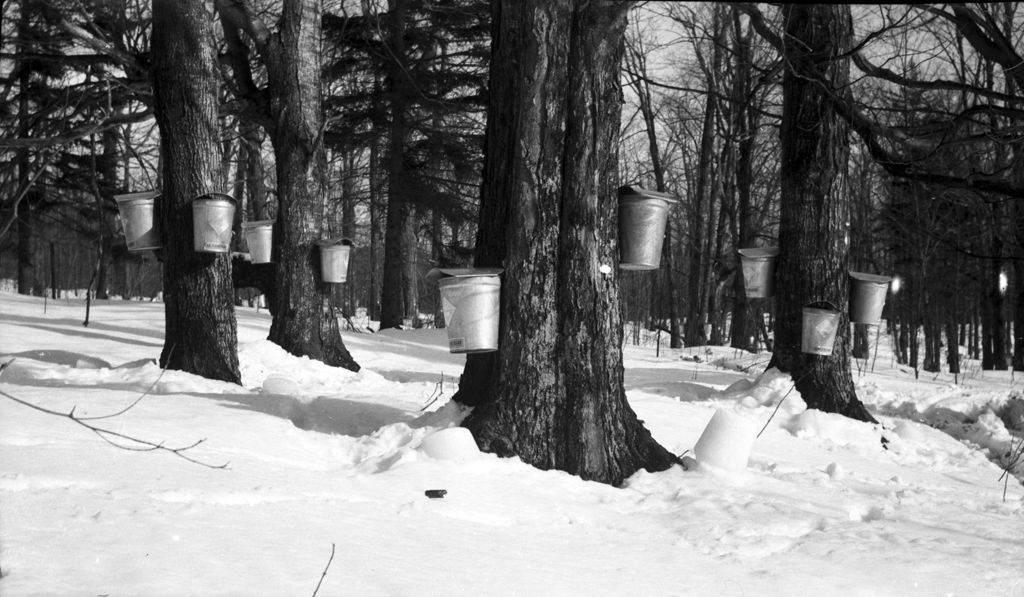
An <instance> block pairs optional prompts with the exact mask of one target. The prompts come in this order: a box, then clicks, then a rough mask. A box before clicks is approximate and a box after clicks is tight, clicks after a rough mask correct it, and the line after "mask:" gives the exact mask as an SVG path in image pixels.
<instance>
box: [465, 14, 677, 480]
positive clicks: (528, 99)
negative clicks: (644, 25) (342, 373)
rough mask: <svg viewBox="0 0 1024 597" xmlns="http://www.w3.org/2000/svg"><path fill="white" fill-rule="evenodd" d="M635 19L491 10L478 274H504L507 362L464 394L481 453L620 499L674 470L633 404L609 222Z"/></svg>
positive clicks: (474, 371) (492, 361)
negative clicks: (650, 475) (641, 479)
mask: <svg viewBox="0 0 1024 597" xmlns="http://www.w3.org/2000/svg"><path fill="white" fill-rule="evenodd" d="M627 8H628V5H627V4H624V3H617V2H609V1H603V2H584V1H580V0H575V1H573V0H557V1H550V0H500V1H497V2H495V3H494V4H493V5H492V16H493V21H492V27H493V32H494V35H493V42H492V43H493V62H492V70H491V73H492V76H491V80H490V93H489V96H490V105H489V108H488V120H487V123H488V124H487V142H486V157H485V163H484V182H483V187H482V200H481V211H480V232H479V236H478V243H477V253H476V265H477V266H480V267H488V266H504V267H505V268H506V269H505V274H504V277H503V280H502V300H501V313H502V315H501V326H500V329H501V331H500V348H499V351H498V352H497V353H490V354H489V355H483V356H481V355H470V357H469V358H468V359H467V364H466V370H465V374H464V375H463V378H462V382H461V384H460V388H459V392H458V393H457V394H456V400H458V401H460V402H462V403H464V404H469V405H473V406H475V407H476V408H475V409H474V411H473V413H472V414H471V415H470V417H469V418H468V419H467V420H466V422H465V425H466V426H467V427H468V428H469V429H470V430H471V431H472V432H473V434H474V436H475V437H476V440H477V443H478V444H479V445H480V446H481V448H482V449H484V450H486V451H489V452H494V453H497V454H499V455H502V456H513V455H514V456H519V457H520V458H521V459H522V460H523V461H524V462H527V463H529V464H532V465H534V466H536V467H538V468H542V469H559V470H563V471H567V472H570V473H572V474H576V475H579V476H581V477H583V478H585V479H591V480H596V481H600V482H604V483H610V484H613V485H619V484H621V483H622V482H623V481H624V480H625V479H626V478H627V477H628V476H630V475H632V474H633V473H634V472H636V471H637V470H639V469H641V468H645V469H648V470H661V469H665V468H668V467H669V466H671V465H672V464H673V463H674V462H675V461H676V459H675V458H674V457H673V456H672V454H670V453H669V452H667V451H666V450H665V449H664V448H662V447H661V446H660V445H658V444H657V443H656V442H655V441H654V440H653V439H652V437H651V435H650V432H649V431H648V430H647V429H646V428H644V427H643V425H642V423H641V422H640V421H639V420H638V419H637V417H636V414H635V413H634V412H633V411H632V409H631V408H630V406H629V404H628V402H627V401H626V396H625V391H624V389H623V367H622V322H621V319H620V315H619V305H618V284H619V282H618V268H617V267H615V264H616V263H617V262H618V255H617V247H616V240H617V234H616V225H617V222H616V218H615V216H614V215H612V214H615V213H617V212H616V202H617V196H616V192H615V188H616V185H615V181H614V180H613V177H614V175H615V171H616V168H615V164H616V160H617V155H616V138H617V130H618V123H619V112H620V105H621V95H620V90H619V86H618V67H619V61H620V60H621V56H622V40H623V33H624V30H625V12H626V9H627ZM602 265H604V266H609V268H610V271H608V273H602V272H601V266H602ZM606 269H607V268H606Z"/></svg>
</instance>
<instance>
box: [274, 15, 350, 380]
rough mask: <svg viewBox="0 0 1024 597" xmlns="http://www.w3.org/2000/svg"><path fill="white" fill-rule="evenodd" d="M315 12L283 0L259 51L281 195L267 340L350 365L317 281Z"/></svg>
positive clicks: (319, 118) (323, 184)
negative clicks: (263, 57)
mask: <svg viewBox="0 0 1024 597" xmlns="http://www.w3.org/2000/svg"><path fill="white" fill-rule="evenodd" d="M320 16H321V6H320V2H319V1H317V0H287V1H286V2H285V3H284V7H283V13H282V16H281V24H280V31H279V33H278V34H277V35H276V36H274V37H273V38H272V41H271V42H270V43H271V50H270V51H269V52H268V53H267V61H268V64H267V75H268V79H269V81H270V87H269V89H270V92H271V99H270V105H271V111H272V113H273V116H274V123H275V125H274V126H275V130H274V134H273V135H272V136H271V140H272V142H273V145H274V155H275V157H276V158H277V159H276V162H277V186H278V195H279V197H280V198H281V200H280V201H279V203H280V205H279V206H278V212H277V220H276V223H275V225H274V235H275V237H277V238H279V239H280V240H279V241H277V242H279V244H278V248H279V251H278V253H279V265H278V268H277V279H276V289H275V290H276V293H277V300H276V303H277V310H276V311H275V313H274V321H273V323H272V324H271V326H270V336H269V338H270V340H271V341H272V342H274V343H275V344H277V345H279V346H281V347H282V348H284V349H285V350H287V351H288V352H290V353H291V354H294V355H297V356H307V357H310V358H313V359H316V360H319V361H322V362H324V363H326V364H328V365H333V366H336V367H344V368H345V369H350V370H352V371H358V370H359V365H358V364H357V363H356V362H355V359H353V358H352V355H351V354H349V352H348V349H347V348H346V347H345V343H344V342H343V341H342V339H341V332H340V329H339V327H338V317H337V313H336V312H335V308H334V296H333V292H332V289H331V284H328V283H324V282H321V281H320V260H319V258H320V253H319V247H318V246H317V244H316V243H317V241H318V240H320V239H322V238H324V237H325V231H324V223H325V221H326V219H327V218H326V216H327V213H326V204H327V203H326V199H327V181H326V180H325V176H326V172H327V161H326V154H325V153H324V147H323V139H322V137H321V129H322V123H323V110H322V109H321V106H320V104H321V101H320V99H321V93H320V91H321V90H320V53H319V48H320Z"/></svg>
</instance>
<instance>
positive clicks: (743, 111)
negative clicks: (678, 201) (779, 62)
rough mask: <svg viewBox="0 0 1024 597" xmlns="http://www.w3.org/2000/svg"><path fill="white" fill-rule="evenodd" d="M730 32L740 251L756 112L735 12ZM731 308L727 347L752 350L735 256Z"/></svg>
mask: <svg viewBox="0 0 1024 597" xmlns="http://www.w3.org/2000/svg"><path fill="white" fill-rule="evenodd" d="M733 29H734V30H735V38H736V52H735V58H736V62H735V66H734V69H735V71H736V82H735V85H734V89H733V94H732V95H733V102H734V103H733V104H732V106H733V108H732V109H733V110H734V113H735V120H736V129H735V130H736V137H737V138H739V142H738V143H737V147H736V174H735V176H736V214H735V223H734V227H735V236H734V239H735V240H734V243H735V248H737V249H742V248H746V247H752V246H754V235H753V231H752V230H751V226H750V220H751V202H750V192H751V187H752V186H753V181H754V175H753V168H754V142H755V140H756V137H757V136H756V135H755V134H754V131H756V130H757V123H758V116H757V110H754V109H752V108H751V106H750V105H749V103H750V101H751V100H750V98H751V96H752V94H751V89H750V87H751V77H750V72H751V70H752V69H753V58H752V54H751V48H750V45H751V39H750V36H751V35H752V32H747V33H746V34H744V32H743V27H742V25H741V24H740V17H739V12H738V11H736V12H734V13H733ZM732 279H733V282H732V291H733V303H732V305H733V308H732V326H731V328H730V346H732V347H733V348H739V349H742V350H753V349H754V344H755V343H754V341H753V338H754V337H755V336H754V335H755V334H756V330H751V329H750V321H751V318H752V317H761V312H760V310H759V309H755V308H754V307H755V306H756V305H754V304H752V303H751V301H750V299H748V298H747V295H746V290H745V288H744V285H743V267H742V265H741V263H740V257H739V253H735V254H734V255H733V277H732Z"/></svg>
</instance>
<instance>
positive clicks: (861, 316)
mask: <svg viewBox="0 0 1024 597" xmlns="http://www.w3.org/2000/svg"><path fill="white" fill-rule="evenodd" d="M891 279H892V278H890V277H888V276H878V275H875V274H864V273H861V272H850V321H851V322H853V323H866V324H868V325H878V322H879V320H881V319H882V308H883V307H885V295H886V293H888V292H889V281H890V280H891Z"/></svg>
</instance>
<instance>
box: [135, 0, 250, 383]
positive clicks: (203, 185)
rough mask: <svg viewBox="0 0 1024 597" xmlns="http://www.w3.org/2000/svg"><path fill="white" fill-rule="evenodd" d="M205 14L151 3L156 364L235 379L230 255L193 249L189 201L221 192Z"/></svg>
mask: <svg viewBox="0 0 1024 597" xmlns="http://www.w3.org/2000/svg"><path fill="white" fill-rule="evenodd" d="M211 14H212V7H210V6H208V5H207V2H204V1H203V0H155V1H154V2H153V40H152V57H153V69H152V77H153V96H154V102H155V114H156V121H157V124H158V125H159V127H160V149H161V152H162V156H163V187H162V189H161V190H162V192H163V196H162V197H161V199H160V204H159V206H160V212H161V227H162V232H163V234H162V235H161V236H162V237H163V258H164V312H165V317H166V332H165V339H164V347H163V352H162V353H161V355H160V364H161V366H163V367H167V368H169V369H179V370H182V371H187V372H189V373H194V374H196V375H201V376H203V377H206V378H210V379H220V380H225V381H231V382H234V383H241V375H240V373H239V370H238V354H237V344H238V340H237V332H236V324H235V310H234V289H233V287H232V284H231V261H230V259H229V257H228V254H227V253H220V254H211V253H197V252H195V251H194V249H193V233H192V199H194V198H195V197H196V196H198V195H202V194H206V193H211V192H218V193H220V192H224V191H225V190H227V189H226V188H225V186H224V184H225V181H224V179H223V176H222V171H221V163H220V160H221V145H220V137H219V131H220V125H219V122H218V109H219V107H220V94H219V90H220V71H219V65H218V62H217V53H216V46H215V42H214V37H213V29H212V21H211V19H210V15H211Z"/></svg>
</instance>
